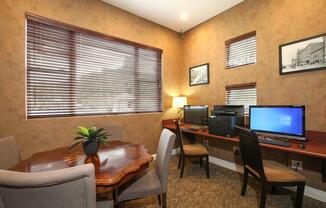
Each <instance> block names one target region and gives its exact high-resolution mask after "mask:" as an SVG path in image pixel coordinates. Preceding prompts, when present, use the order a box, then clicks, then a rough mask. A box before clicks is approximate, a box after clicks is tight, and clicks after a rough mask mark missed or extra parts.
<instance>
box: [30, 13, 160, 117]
mask: <svg viewBox="0 0 326 208" xmlns="http://www.w3.org/2000/svg"><path fill="white" fill-rule="evenodd" d="M26 19H27V55H26V56H27V117H28V118H33V117H50V116H74V115H94V114H115V113H139V112H157V111H162V96H161V93H162V86H161V81H162V75H161V74H162V73H161V72H162V69H161V68H162V67H161V53H162V51H161V50H160V49H156V48H152V47H148V46H144V45H140V44H136V43H133V42H129V41H125V40H121V39H117V38H112V37H108V36H106V35H103V34H99V33H96V32H92V31H88V30H85V29H81V28H77V27H73V26H69V25H66V24H63V23H58V22H55V21H51V20H47V19H44V18H39V17H34V16H31V15H26Z"/></svg>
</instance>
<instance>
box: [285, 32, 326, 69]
mask: <svg viewBox="0 0 326 208" xmlns="http://www.w3.org/2000/svg"><path fill="white" fill-rule="evenodd" d="M279 55H280V75H284V74H291V73H298V72H307V71H314V70H322V69H326V34H322V35H317V36H314V37H310V38H305V39H302V40H298V41H294V42H291V43H286V44H283V45H280V46H279Z"/></svg>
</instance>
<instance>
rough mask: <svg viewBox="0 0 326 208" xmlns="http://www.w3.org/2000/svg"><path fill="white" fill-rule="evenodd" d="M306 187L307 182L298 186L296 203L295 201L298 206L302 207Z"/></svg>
mask: <svg viewBox="0 0 326 208" xmlns="http://www.w3.org/2000/svg"><path fill="white" fill-rule="evenodd" d="M304 188H305V184H301V185H298V187H297V197H296V203H295V207H296V208H301V207H302V202H303V195H304Z"/></svg>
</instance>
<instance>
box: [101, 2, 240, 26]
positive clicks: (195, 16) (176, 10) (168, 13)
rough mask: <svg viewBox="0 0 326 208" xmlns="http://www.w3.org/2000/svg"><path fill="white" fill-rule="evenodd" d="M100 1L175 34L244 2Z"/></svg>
mask: <svg viewBox="0 0 326 208" xmlns="http://www.w3.org/2000/svg"><path fill="white" fill-rule="evenodd" d="M102 1H104V2H106V3H108V4H111V5H113V6H116V7H118V8H121V9H123V10H126V11H128V12H130V13H133V14H135V15H137V16H141V17H143V18H145V19H148V20H150V21H152V22H155V23H157V24H160V25H163V26H165V27H168V28H170V29H172V30H175V31H177V32H185V31H187V30H189V29H190V28H192V27H194V26H196V25H198V24H200V23H202V22H204V21H206V20H208V19H210V18H212V17H214V16H216V15H217V14H219V13H221V12H223V11H225V10H227V9H229V8H231V7H233V6H235V5H236V4H239V3H240V2H242V1H244V0H102Z"/></svg>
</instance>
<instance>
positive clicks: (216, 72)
mask: <svg viewBox="0 0 326 208" xmlns="http://www.w3.org/2000/svg"><path fill="white" fill-rule="evenodd" d="M325 11H326V1H325V0H309V1H306V0H296V1H294V0H246V1H244V2H243V3H241V4H239V5H237V6H236V7H233V8H231V9H230V10H227V11H226V12H224V13H222V14H220V15H217V16H216V17H214V18H212V19H210V20H208V21H206V22H204V23H202V24H201V25H199V26H197V27H195V28H193V29H192V30H190V31H189V32H186V34H185V38H184V40H183V44H184V46H183V51H184V53H183V72H182V82H181V83H182V84H183V86H182V92H183V93H184V94H186V95H188V96H189V98H190V103H191V104H208V105H210V106H212V105H214V104H225V102H226V101H225V97H226V95H225V85H229V84H241V83H248V82H257V99H258V104H293V105H306V127H307V129H310V130H320V131H326V102H325V99H326V87H325V85H326V70H323V71H315V72H307V73H299V74H293V75H284V76H280V75H279V65H278V64H279V55H278V46H279V45H281V44H284V43H287V42H291V41H295V40H298V39H303V38H306V37H310V36H314V35H317V34H322V33H325V32H326V21H325V19H326V12H325ZM254 30H256V32H257V64H255V65H248V66H243V67H238V68H234V69H225V41H226V40H228V39H231V38H233V37H236V36H239V35H242V34H245V33H248V32H251V31H254ZM207 62H209V63H210V84H209V85H202V86H193V87H189V84H188V83H189V80H188V73H189V72H188V68H189V67H191V66H196V65H199V64H203V63H207Z"/></svg>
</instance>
